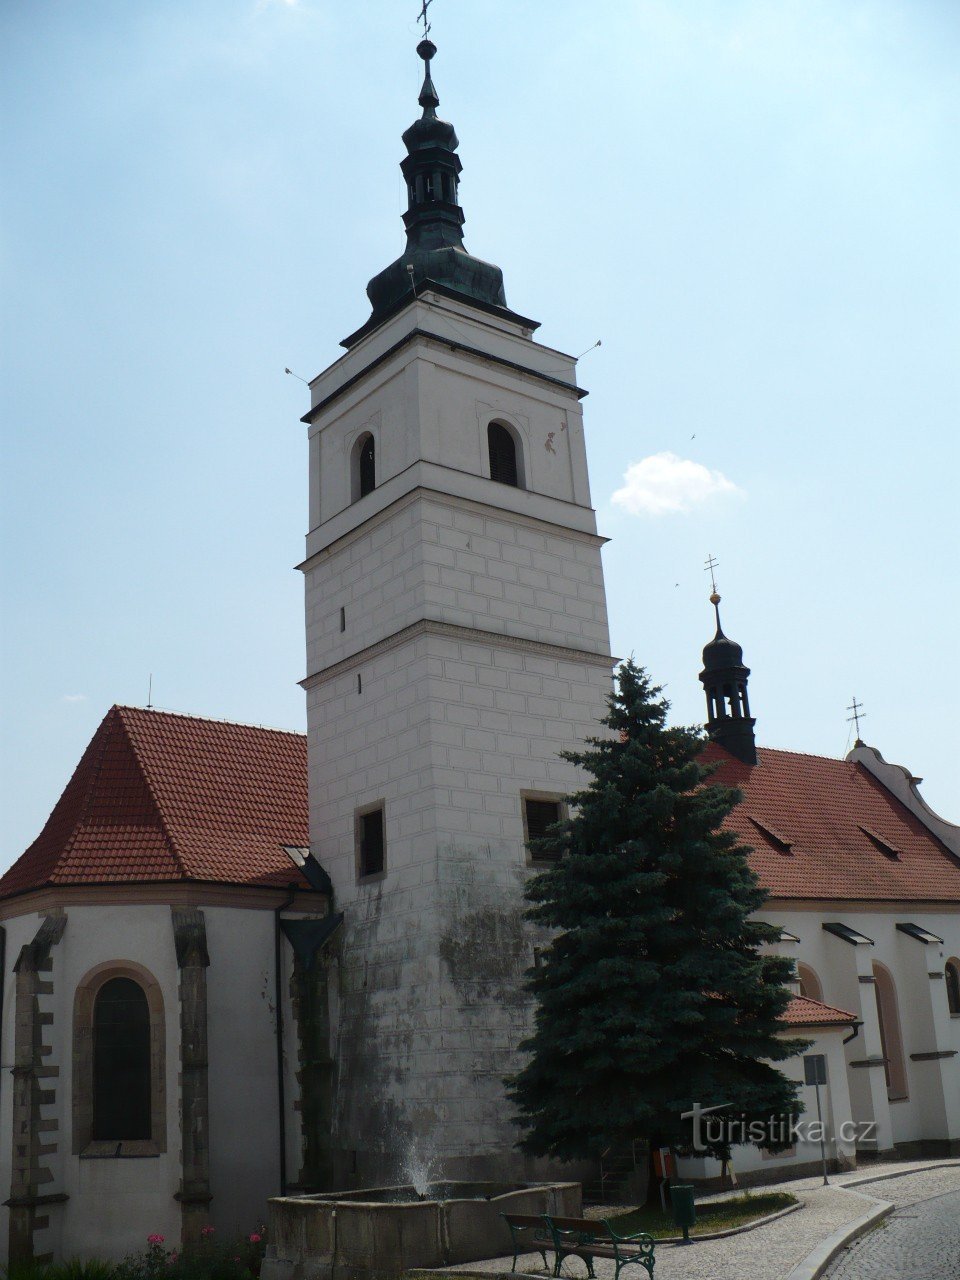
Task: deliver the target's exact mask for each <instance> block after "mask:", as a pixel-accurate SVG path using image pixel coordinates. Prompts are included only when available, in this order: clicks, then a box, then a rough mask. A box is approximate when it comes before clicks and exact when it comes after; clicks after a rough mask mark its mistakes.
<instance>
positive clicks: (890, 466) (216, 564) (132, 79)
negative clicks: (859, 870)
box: [0, 0, 960, 866]
mask: <svg viewBox="0 0 960 1280" xmlns="http://www.w3.org/2000/svg"><path fill="white" fill-rule="evenodd" d="M417 7H418V6H417V5H416V4H413V3H409V4H401V3H399V2H398V0H389V3H388V2H387V0H364V3H362V4H354V5H343V4H338V5H334V4H332V3H328V2H327V0H296V2H295V3H289V2H287V0H270V2H264V0H260V2H259V3H258V2H257V0H189V2H187V0H162V3H161V2H160V0H138V3H137V4H130V3H128V2H127V0H112V2H108V0H87V2H86V3H84V4H83V5H77V4H75V3H68V2H67V0H32V2H31V3H29V4H26V3H19V4H18V3H11V4H7V5H5V6H3V7H2V9H0V48H2V54H0V59H2V67H0V71H2V76H0V79H2V82H3V87H2V90H0V94H2V107H3V114H4V119H5V121H6V127H5V129H4V131H3V137H2V139H0V164H2V171H3V175H4V176H3V190H2V194H0V216H2V235H3V245H2V263H3V266H2V270H3V294H4V303H3V325H4V333H3V356H2V359H3V366H2V374H0V377H2V397H3V403H2V421H3V426H4V435H5V440H4V451H3V475H2V481H0V483H2V494H0V498H2V522H3V523H2V527H0V536H2V551H3V554H2V574H3V579H2V608H3V655H2V662H3V675H2V678H3V705H2V712H3V723H4V730H3V735H2V737H3V752H4V758H3V760H2V770H0V777H2V779H3V790H4V793H5V794H4V796H3V803H2V825H0V865H4V866H5V865H6V864H7V863H9V862H10V861H12V860H13V859H14V858H15V857H16V856H18V855H19V853H20V852H22V850H23V848H24V847H25V846H26V844H27V843H29V841H30V840H31V839H33V837H34V836H35V835H36V834H37V833H38V831H39V829H40V827H41V825H42V823H43V822H44V820H45V818H46V816H47V814H48V813H49V811H50V809H51V807H52V806H53V804H54V802H55V801H56V799H57V796H58V795H59V793H60V791H61V790H62V788H63V787H64V785H65V784H66V782H67V779H68V777H69V775H70V772H71V770H72V769H73V767H74V765H75V764H76V762H77V760H78V759H79V757H80V755H81V753H82V751H83V748H84V746H85V745H86V742H87V741H88V740H89V738H90V736H91V735H92V733H93V732H94V730H95V729H96V726H97V724H98V723H99V721H100V719H101V718H102V716H103V714H104V713H105V711H106V710H107V708H108V707H109V706H110V705H111V704H112V703H114V702H125V703H134V704H143V703H144V702H145V701H146V697H147V685H148V679H149V676H150V674H151V673H152V674H153V688H154V703H155V705H157V706H160V707H165V708H169V709H173V710H178V711H188V712H193V713H197V714H202V715H211V716H216V717H224V718H232V719H240V720H245V721H251V722H255V723H264V724H272V725H279V726H284V727H291V728H302V727H303V725H304V706H303V695H302V693H301V691H300V689H299V688H298V686H297V683H296V682H297V680H298V679H299V678H300V677H301V676H302V675H303V674H304V669H303V622H302V596H301V592H302V585H301V581H300V577H299V575H298V574H297V573H295V572H294V571H293V568H292V566H293V565H294V564H296V563H297V561H298V560H299V559H300V558H301V554H302V546H303V541H302V539H303V534H304V531H305V529H306V482H307V474H306V442H305V428H304V427H303V426H302V425H301V424H300V422H299V417H300V415H301V414H302V413H303V412H304V411H305V409H306V406H307V393H306V388H305V387H304V386H303V385H302V383H300V382H297V381H296V380H295V379H294V378H292V377H288V376H286V375H284V372H283V370H284V367H285V366H289V367H290V368H291V369H294V370H295V371H296V372H297V373H298V374H300V375H301V376H302V377H304V378H310V377H312V376H313V375H314V374H315V373H317V372H318V371H319V370H320V369H321V368H323V367H324V366H325V365H326V364H328V363H330V362H331V361H332V360H333V359H335V358H336V357H337V355H338V353H339V347H338V342H339V339H340V338H341V337H343V336H344V335H345V334H347V333H350V332H352V331H353V330H354V329H355V328H357V327H358V325H360V324H361V323H362V322H363V321H364V320H365V319H366V317H367V314H368V308H367V305H366V298H365V295H364V286H365V284H366V281H367V280H368V278H369V277H370V276H371V275H373V274H374V273H375V272H376V271H378V270H379V269H380V268H381V267H383V266H385V265H386V264H387V263H388V262H389V261H390V260H391V259H392V258H393V257H395V256H396V255H397V253H398V252H399V251H400V249H401V247H402V242H403V232H402V224H401V221H400V209H401V188H400V180H399V169H398V163H399V161H400V159H401V156H402V154H403V148H402V144H401V142H400V134H401V132H402V131H403V129H404V128H405V127H406V126H407V125H408V124H409V123H410V122H411V121H412V119H413V118H414V116H415V114H416V95H417V91H418V87H419V74H420V64H419V60H418V59H417V58H416V56H415V54H414V46H415V44H416V39H417V36H416V24H415V14H416V10H417ZM431 15H432V17H433V22H434V27H433V32H432V35H433V38H434V39H435V40H436V42H437V44H438V46H439V55H438V57H437V59H436V62H435V64H434V71H435V79H436V83H437V87H438V90H439V93H440V97H441V100H442V101H441V111H440V113H441V115H444V116H445V117H446V118H448V119H452V120H453V121H454V123H455V124H456V126H457V131H458V134H459V136H460V139H461V149H460V154H461V157H462V159H463V164H464V173H463V181H462V186H461V198H462V203H463V205H464V208H465V211H466V215H467V226H466V238H467V245H468V247H469V248H470V249H471V251H472V252H474V253H477V254H479V255H480V256H482V257H485V258H488V259H490V260H492V261H494V262H497V263H498V264H499V265H500V266H501V267H502V268H503V270H504V274H505V280H506V288H507V299H508V302H509V303H510V305H511V306H512V307H514V308H515V309H516V310H518V311H520V312H522V313H523V314H527V315H532V316H535V317H537V318H539V319H540V320H541V322H542V326H543V327H542V329H541V330H540V333H539V335H538V336H540V337H542V339H543V341H544V342H546V343H548V344H549V345H552V346H556V347H559V348H561V349H563V350H566V351H570V352H573V353H574V354H577V353H579V352H581V351H585V350H586V349H587V348H588V347H590V345H591V344H592V343H593V342H595V340H596V339H597V338H601V339H602V345H601V346H600V347H598V348H596V349H594V350H593V351H591V352H590V353H589V354H588V355H586V356H585V357H584V359H583V361H582V364H581V368H580V378H581V382H582V384H583V385H584V386H585V387H587V388H589V390H590V393H591V394H590V396H589V397H588V398H587V400H586V401H585V412H586V422H587V440H588V452H589V459H590V466H591V478H592V486H593V497H594V503H595V505H596V507H597V510H598V519H599V523H600V527H601V530H602V532H604V533H605V534H607V535H608V536H609V537H610V538H611V542H610V544H609V546H608V547H607V549H606V551H605V566H606V574H607V590H608V597H609V602H610V615H611V628H612V639H613V647H614V652H616V653H618V654H621V655H626V654H628V653H631V652H632V653H634V654H635V656H636V657H637V658H638V659H639V660H640V661H642V662H643V663H645V664H646V665H647V666H648V667H649V668H650V670H651V671H652V673H653V674H654V676H655V677H656V678H657V679H658V680H660V681H662V682H663V683H665V685H666V686H667V694H668V696H669V697H670V699H671V701H672V703H673V715H674V718H675V719H676V720H678V721H684V722H693V721H698V720H700V719H701V718H702V715H703V709H702V693H701V689H700V685H699V683H698V681H697V673H698V671H699V667H700V661H699V660H700V649H701V647H702V645H703V644H704V643H705V642H706V641H707V640H708V639H709V638H710V636H711V634H712V617H711V610H710V608H709V605H708V603H707V595H708V592H709V584H708V581H707V579H706V575H705V574H704V573H703V571H702V565H703V562H704V560H705V558H706V556H707V554H708V553H713V554H714V555H716V556H717V557H718V558H719V560H720V566H721V567H720V570H719V585H720V589H721V592H722V594H723V597H724V603H723V606H722V609H723V620H724V627H725V630H726V631H727V633H728V634H730V635H732V636H733V637H734V638H736V639H737V640H739V641H740V642H741V643H742V644H743V646H744V651H745V657H746V660H747V662H748V663H749V664H750V666H751V667H752V668H753V673H754V674H753V677H752V679H751V703H752V707H753V710H754V711H755V713H756V715H757V719H758V725H757V733H758V739H759V741H760V742H761V744H767V745H770V746H778V747H782V748H789V749H793V750H800V751H812V752H818V753H822V754H826V755H841V754H843V752H844V750H845V748H846V747H847V745H848V731H849V726H848V725H847V723H846V715H847V712H846V710H845V708H846V707H847V704H848V703H849V702H850V699H851V696H852V695H853V694H856V695H857V697H858V698H860V699H861V700H862V701H863V702H864V704H865V707H866V711H867V719H866V720H865V721H864V722H863V730H862V732H863V736H864V738H865V739H866V740H867V741H868V742H870V743H871V744H873V745H875V746H877V747H878V748H879V749H880V750H881V751H882V752H883V754H884V755H885V756H886V757H887V758H888V759H892V760H894V761H897V762H898V763H903V764H906V765H908V766H909V767H910V769H911V770H912V771H913V772H914V773H915V774H918V775H922V776H923V777H924V778H925V779H926V782H925V786H924V794H925V796H926V798H927V799H928V801H929V802H930V803H932V804H933V805H934V807H935V808H939V809H940V810H941V811H942V812H943V813H944V815H945V816H947V817H950V818H952V819H953V820H960V788H958V785H957V784H958V781H960V777H958V764H957V759H958V753H957V750H956V747H955V743H954V739H955V734H956V724H957V722H958V718H960V695H958V691H957V680H956V674H955V658H956V651H957V635H958V632H960V618H958V604H957V591H956V588H955V585H954V584H955V582H956V575H957V568H956V566H957V562H958V559H960V538H958V514H957V499H956V492H957V480H956V477H957V471H958V462H960V458H958V445H957V423H958V410H960V378H958V371H957V370H958V358H957V357H958V349H960V302H958V299H960V279H958V275H960V269H958V262H960V258H958V251H957V250H958V244H957V239H958V233H957V224H956V210H957V208H958V206H960V175H958V167H957V164H956V139H957V137H958V136H960V83H958V72H957V67H958V65H960V8H958V7H957V5H956V4H955V3H953V0H942V2H937V0H909V2H905V3H896V2H894V0H849V2H848V0H843V2H842V3H841V2H840V0H831V2H830V3H818V2H817V0H752V2H751V0H724V2H723V3H722V4H718V3H716V0H709V2H708V0H651V2H649V3H646V2H641V0H636V2H628V0H621V2H620V3H608V4H599V5H591V6H587V5H583V4H573V3H569V2H568V0H551V2H550V3H549V4H548V3H546V0H541V2H540V3H531V4H524V5H518V4H516V3H508V2H507V0H485V2H481V0H436V2H435V4H434V5H433V7H432V10H431ZM625 476H627V477H628V478H627V479H625ZM614 494H620V497H619V499H618V500H617V501H614V500H613V495H614Z"/></svg>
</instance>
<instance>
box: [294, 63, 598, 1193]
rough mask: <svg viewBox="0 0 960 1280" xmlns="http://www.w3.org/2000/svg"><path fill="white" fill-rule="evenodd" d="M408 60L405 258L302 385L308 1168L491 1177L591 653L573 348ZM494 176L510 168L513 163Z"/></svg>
mask: <svg viewBox="0 0 960 1280" xmlns="http://www.w3.org/2000/svg"><path fill="white" fill-rule="evenodd" d="M417 52H418V53H419V55H420V57H421V58H422V59H423V61H424V63H425V72H426V74H425V78H424V83H423V88H422V90H421V93H420V99H419V101H420V105H421V107H422V115H421V117H420V118H419V119H418V120H417V121H416V122H415V123H414V124H413V125H412V126H411V127H410V128H409V129H408V130H407V131H406V133H405V134H404V135H403V141H404V143H405V145H406V150H407V156H406V158H405V159H404V160H403V163H402V166H401V168H402V170H403V174H404V177H405V179H406V183H407V192H408V208H407V212H406V213H405V214H404V222H405V224H406V229H407V246H406V249H405V252H404V253H403V255H402V256H401V257H400V258H399V259H398V260H397V261H396V262H394V263H392V264H391V265H390V266H388V267H387V268H386V269H385V270H384V271H382V272H380V274H379V275H377V276H375V277H374V278H373V280H371V281H370V284H369V286H368V288H367V293H368V296H369V299H370V302H371V304H372V314H371V315H370V318H369V320H368V321H367V322H366V324H364V325H363V326H362V327H361V328H360V329H358V330H357V331H356V332H355V333H353V334H351V335H350V337H348V338H346V339H345V340H344V342H343V344H342V345H343V346H344V347H345V348H346V354H345V355H343V356H342V357H341V358H340V359H339V360H337V361H336V362H335V363H334V364H332V365H331V366H330V367H329V368H328V369H326V370H325V371H324V372H323V373H321V374H320V375H319V376H318V377H317V378H315V379H314V380H313V382H312V383H311V384H310V389H311V406H312V407H311V409H310V412H309V413H308V414H307V415H306V417H305V419H304V421H305V422H307V423H308V424H309V438H310V463H309V466H310V532H309V533H308V535H307V552H306V558H305V560H304V562H303V565H302V566H301V567H302V569H303V572H304V576H305V588H306V639H307V671H308V674H307V676H306V678H305V680H304V682H303V683H304V687H305V689H306V691H307V706H308V742H309V748H308V749H309V788H310V828H311V847H312V850H313V853H314V855H315V856H316V857H317V858H318V859H319V861H320V862H321V864H322V865H323V867H324V868H325V869H326V871H327V872H328V873H329V875H330V878H331V881H332V883H333V888H334V894H335V908H336V910H338V911H343V912H344V926H343V930H342V949H341V952H340V960H339V964H340V972H339V983H338V989H339V1008H338V1010H336V1011H335V1021H336V1023H337V1031H336V1056H337V1059H338V1068H337V1077H336V1080H335V1081H334V1082H333V1084H332V1087H331V1112H332V1116H331V1151H330V1180H331V1182H336V1183H337V1184H340V1185H347V1184H349V1183H355V1184H356V1183H365V1184H367V1185H370V1184H371V1183H372V1182H374V1183H375V1182H377V1181H381V1180H383V1179H391V1180H395V1179H397V1178H403V1179H404V1180H409V1178H410V1176H411V1173H412V1170H413V1166H415V1165H418V1164H419V1165H420V1166H426V1167H427V1168H429V1173H430V1176H431V1177H433V1178H436V1177H438V1176H440V1177H455V1178H486V1177H497V1176H512V1177H516V1176H518V1175H521V1174H522V1173H523V1172H525V1171H529V1170H530V1166H529V1165H528V1164H526V1163H525V1162H524V1160H523V1159H522V1158H521V1157H520V1156H519V1155H518V1153H517V1152H516V1151H515V1149H514V1144H515V1142H516V1139H517V1136H518V1135H517V1130H516V1129H515V1127H514V1125H513V1124H512V1122H511V1118H510V1108H509V1106H508V1104H507V1102H506V1100H505V1097H504V1086H503V1077H504V1076H505V1075H507V1074H508V1073H509V1072H511V1071H513V1070H514V1069H515V1068H516V1066H517V1065H518V1054H517V1046H518V1044H519V1042H520V1041H521V1040H522V1039H523V1038H524V1036H525V1035H526V1034H527V1032H528V1030H529V1028H530V1025H531V1016H532V1009H531V1004H530V999H529V997H528V995H527V993H526V990H525V985H524V972H525V970H526V969H528V968H529V967H530V966H531V965H532V964H533V963H534V961H535V956H534V943H535V942H536V938H535V937H534V935H533V932H532V928H531V926H529V925H528V924H526V923H525V921H524V920H523V905H524V904H523V900H522V891H523V885H524V882H525V880H526V879H527V877H528V876H529V875H530V874H531V871H532V870H533V869H534V868H532V867H531V863H530V858H529V854H528V851H527V848H526V840H527V839H528V838H529V837H532V836H535V835H537V834H539V833H540V832H542V830H543V829H544V827H545V826H546V825H549V823H550V822H552V821H555V820H556V819H557V818H558V817H559V816H560V815H561V814H562V812H563V797H564V796H565V795H566V794H568V793H569V792H571V791H572V790H574V789H575V788H576V787H577V786H578V785H579V784H580V781H581V779H580V778H579V776H578V772H577V770H576V769H575V768H574V767H573V766H572V765H571V764H569V763H567V762H566V761H564V760H562V759H561V758H560V752H561V751H562V750H563V749H564V748H573V747H577V746H579V745H580V744H581V743H582V742H583V740H584V739H585V738H586V737H587V736H589V735H591V734H595V733H596V732H597V721H598V720H599V718H600V717H601V716H602V715H603V714H604V711H605V699H606V696H607V694H608V693H609V691H610V679H611V667H612V664H613V659H612V658H611V655H610V645H609V636H608V630H607V616H606V602H605V596H604V585H603V572H602V568H601V562H600V550H601V546H602V543H603V539H602V538H600V537H599V536H598V535H597V529H596V520H595V515H594V511H593V509H592V507H591V504H590V488H589V482H588V477H587V462H586V451H585V447H584V434H583V420H582V413H581V408H580V400H581V397H582V396H583V395H584V394H585V393H584V392H583V391H581V390H580V389H579V387H578V386H577V381H576V362H575V360H574V359H572V358H571V357H570V356H567V355H564V354H562V353H561V352H559V351H555V350H552V349H550V348H549V347H545V346H542V345H541V344H540V343H538V342H536V341H534V339H533V336H532V335H533V333H534V330H535V329H536V328H537V325H536V323H535V322H534V321H532V320H529V319H527V318H525V317H524V316H521V315H518V314H517V313H516V312H514V311H511V310H510V309H509V308H508V306H507V303H506V297H505V295H504V288H503V277H502V273H501V272H500V270H499V268H497V267H495V266H492V265H491V264H489V263H487V262H483V261H481V260H480V259H478V258H475V257H473V256H472V255H470V254H469V253H468V252H467V250H466V248H465V247H464V244H463V235H462V227H463V222H464V216H463V211H462V209H461V208H460V204H459V195H458V187H459V178H460V169H461V164H460V159H459V157H458V155H457V147H458V141H457V136H456V133H455V132H454V129H453V126H452V125H450V124H447V123H445V122H444V121H442V120H440V119H439V118H438V116H437V107H438V105H439V98H438V96H437V92H436V89H435V88H434V84H433V78H432V75H431V68H430V64H431V59H432V58H433V56H434V55H435V53H436V49H435V47H434V45H433V44H432V43H431V42H430V41H429V40H427V39H424V40H423V41H422V42H421V43H420V45H419V46H418V50H417ZM513 159H514V161H515V163H516V164H517V165H518V166H519V165H521V164H523V163H524V157H522V156H516V157H514V158H513Z"/></svg>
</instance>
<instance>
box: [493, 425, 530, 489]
mask: <svg viewBox="0 0 960 1280" xmlns="http://www.w3.org/2000/svg"><path fill="white" fill-rule="evenodd" d="M487 456H488V459H489V462H490V479H491V480H496V481H497V483H498V484H508V485H511V486H512V487H513V488H514V489H523V488H524V487H525V485H524V472H523V446H522V444H521V442H520V437H519V435H518V434H517V432H516V430H515V429H514V428H513V427H511V426H510V425H509V423H506V422H500V421H496V420H495V421H493V422H490V423H488V424H487Z"/></svg>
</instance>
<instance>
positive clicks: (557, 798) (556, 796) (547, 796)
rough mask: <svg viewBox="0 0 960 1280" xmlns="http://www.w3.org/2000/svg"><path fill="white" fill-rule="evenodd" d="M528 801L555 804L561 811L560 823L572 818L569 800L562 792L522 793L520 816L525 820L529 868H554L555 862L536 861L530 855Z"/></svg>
mask: <svg viewBox="0 0 960 1280" xmlns="http://www.w3.org/2000/svg"><path fill="white" fill-rule="evenodd" d="M528 800H547V801H549V802H550V803H551V804H555V805H556V806H557V808H558V809H559V814H560V817H559V821H560V822H566V820H567V818H569V817H570V810H569V808H568V806H567V798H566V796H565V795H563V794H562V793H561V792H557V791H534V790H529V789H527V788H524V790H523V791H521V792H520V816H521V818H522V819H523V853H524V858H525V859H526V863H527V866H528V867H552V866H553V865H554V864H553V862H543V861H536V860H535V859H534V858H533V857H532V856H531V854H530V849H529V848H528V841H529V839H530V834H529V832H528V831H527V804H526V802H527V801H528Z"/></svg>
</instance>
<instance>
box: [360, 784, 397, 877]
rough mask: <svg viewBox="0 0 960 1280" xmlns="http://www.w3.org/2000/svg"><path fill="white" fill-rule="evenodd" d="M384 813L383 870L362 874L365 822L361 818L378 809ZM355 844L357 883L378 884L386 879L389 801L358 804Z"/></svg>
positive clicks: (382, 800) (381, 800)
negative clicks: (362, 842)
mask: <svg viewBox="0 0 960 1280" xmlns="http://www.w3.org/2000/svg"><path fill="white" fill-rule="evenodd" d="M378 809H379V810H380V812H381V813H382V814H383V870H382V871H374V872H372V873H371V874H370V875H366V876H365V875H361V868H362V865H363V864H362V861H361V849H360V845H361V841H362V838H363V823H362V822H361V819H362V818H363V817H364V816H365V815H366V814H368V813H376V811H377V810H378ZM353 844H354V860H355V871H356V881H357V884H376V883H377V881H379V880H384V879H385V878H386V875H387V866H388V863H387V802H386V800H384V799H380V800H371V801H370V803H369V804H361V805H358V806H357V808H356V809H354V811H353Z"/></svg>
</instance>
